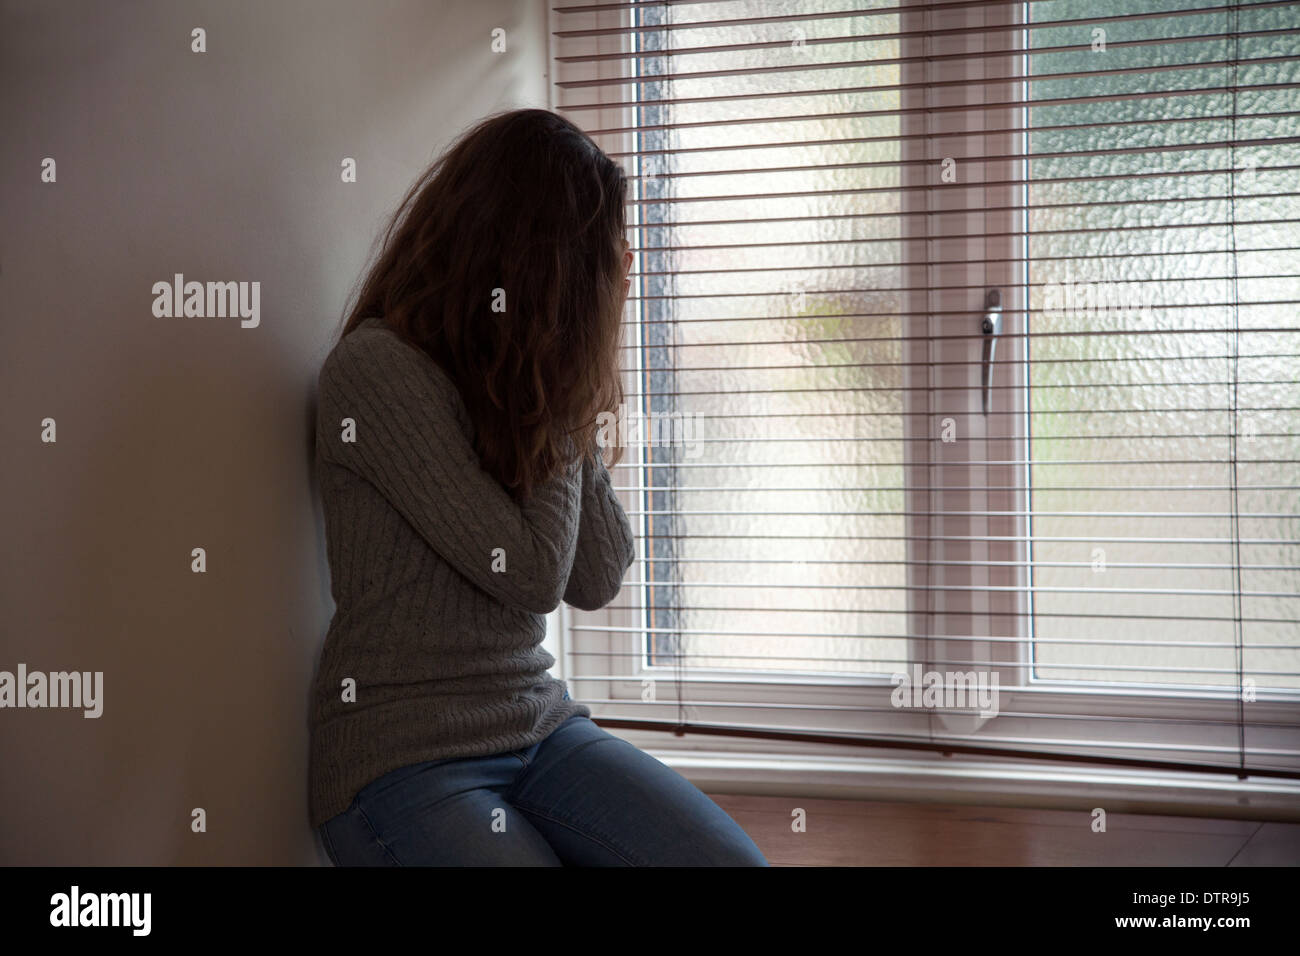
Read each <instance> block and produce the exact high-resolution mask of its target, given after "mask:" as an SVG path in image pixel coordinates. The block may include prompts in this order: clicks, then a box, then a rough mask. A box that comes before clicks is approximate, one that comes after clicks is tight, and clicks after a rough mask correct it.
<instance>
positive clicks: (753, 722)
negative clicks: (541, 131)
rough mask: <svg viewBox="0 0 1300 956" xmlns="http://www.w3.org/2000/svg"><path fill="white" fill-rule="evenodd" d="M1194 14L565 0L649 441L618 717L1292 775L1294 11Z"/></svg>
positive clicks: (612, 648)
mask: <svg viewBox="0 0 1300 956" xmlns="http://www.w3.org/2000/svg"><path fill="white" fill-rule="evenodd" d="M1196 6H1197V5H1196V4H1195V2H1194V0H1175V2H1174V3H1167V2H1165V3H1158V2H1155V0H1103V2H1092V0H1089V2H1087V3H1084V2H1082V0H1032V2H1009V3H985V2H978V3H977V2H971V3H941V4H933V3H932V4H925V3H902V4H898V3H884V2H876V3H874V4H870V5H868V4H864V3H861V2H859V3H853V2H849V0H815V2H813V0H810V2H806V3H800V4H798V5H796V6H794V7H792V6H791V5H789V4H780V3H775V2H768V0H708V2H706V0H701V2H698V3H673V4H658V3H653V4H652V3H610V4H583V5H576V4H574V5H569V6H565V5H564V4H561V5H558V6H556V7H555V8H554V11H553V14H552V28H553V29H552V33H553V42H554V49H553V64H554V68H555V76H554V90H555V104H554V105H555V108H557V109H559V110H561V111H562V112H564V113H566V115H569V116H570V117H571V118H573V119H574V120H575V121H577V122H578V123H579V124H580V125H582V126H583V127H584V128H585V129H587V130H588V131H589V132H591V133H592V135H593V137H594V138H596V139H597V141H598V142H600V143H601V145H602V146H603V147H604V148H605V149H606V151H607V152H609V153H610V154H611V155H612V156H614V157H615V158H616V159H618V160H619V161H621V162H622V163H623V165H624V167H625V169H626V170H627V171H628V173H629V175H630V176H632V177H633V182H634V184H635V195H634V197H633V204H632V205H633V209H634V210H635V217H634V225H633V235H632V236H631V237H630V238H631V240H632V245H633V247H634V249H635V250H636V251H637V266H636V267H635V269H634V272H635V276H634V278H635V284H634V289H633V294H632V296H631V298H630V301H629V308H628V313H627V315H626V322H627V326H626V333H627V334H626V339H625V348H626V353H627V359H628V361H627V363H626V365H627V369H628V380H627V386H628V394H629V408H630V412H629V415H628V419H629V421H630V422H631V426H630V427H631V428H632V429H639V431H640V433H641V435H642V436H645V435H651V436H654V437H653V438H652V439H651V440H649V441H633V443H632V445H631V447H630V449H629V455H628V458H627V459H625V465H624V466H621V467H619V468H618V469H616V470H615V472H614V474H615V480H616V484H617V485H618V486H619V488H620V491H621V493H622V494H623V495H624V501H625V506H626V507H627V510H628V513H629V517H630V519H631V520H632V522H633V524H634V527H635V528H636V529H637V530H638V533H639V537H640V540H641V549H642V550H641V553H640V560H639V561H638V562H637V564H636V565H634V568H633V573H632V574H630V575H629V578H628V579H627V581H626V583H625V586H624V590H623V593H622V594H621V595H620V597H619V599H618V600H617V601H616V602H615V604H614V605H613V606H611V607H610V608H607V609H604V610H602V611H600V612H590V613H587V612H576V611H569V612H566V614H567V617H568V621H567V635H568V646H567V648H566V651H567V663H568V667H567V669H566V673H565V676H566V677H567V678H568V679H569V680H570V681H572V682H574V684H575V687H576V692H575V696H579V697H581V698H582V699H583V700H586V701H589V702H591V703H592V705H593V710H594V711H595V712H596V715H597V717H598V718H602V719H604V720H605V721H606V722H607V723H609V724H610V725H611V726H619V724H617V723H613V721H616V720H620V719H621V720H623V721H624V722H625V723H624V724H623V726H631V724H628V723H626V722H627V721H646V722H654V721H658V722H661V724H662V726H665V727H674V726H678V727H680V726H681V725H687V728H688V729H691V730H694V729H710V728H712V729H713V730H718V731H725V732H727V733H734V734H738V735H739V734H743V733H753V734H756V735H763V734H767V735H769V736H779V734H780V733H782V732H784V733H785V734H787V735H790V734H794V735H804V739H806V740H810V741H811V740H843V741H848V740H853V741H856V742H861V743H872V744H877V745H879V744H886V745H908V746H914V747H917V748H930V749H938V750H961V749H962V748H966V749H968V750H971V751H979V750H980V749H981V748H983V749H985V750H991V751H999V752H1001V751H1007V752H1020V753H1037V754H1053V755H1064V756H1072V757H1076V758H1088V759H1093V760H1105V759H1110V760H1114V761H1126V760H1127V761H1138V762H1142V761H1146V762H1153V763H1158V764H1160V765H1162V766H1172V765H1175V764H1180V765H1185V764H1198V765H1204V766H1211V765H1214V766H1222V767H1227V766H1234V767H1238V768H1240V767H1244V766H1249V767H1250V768H1251V769H1255V770H1264V771H1269V770H1272V771H1276V772H1279V773H1286V772H1291V773H1294V772H1295V771H1296V769H1297V765H1300V755H1298V754H1297V752H1296V749H1295V739H1296V737H1295V731H1296V730H1297V729H1300V721H1298V720H1297V718H1298V717H1300V714H1298V713H1297V703H1296V701H1297V697H1296V694H1295V690H1296V688H1297V686H1300V684H1298V682H1297V677H1298V676H1300V667H1298V666H1297V665H1298V664H1300V638H1297V633H1298V632H1300V627H1298V626H1297V621H1300V614H1298V613H1297V612H1298V611H1300V574H1298V571H1300V544H1297V543H1296V542H1297V534H1296V532H1297V528H1300V510H1298V509H1300V505H1298V504H1297V501H1298V499H1297V494H1296V490H1297V489H1296V482H1295V474H1296V464H1297V463H1300V455H1298V454H1297V451H1300V448H1298V447H1297V437H1300V436H1298V435H1297V433H1296V432H1297V430H1296V425H1295V423H1296V420H1297V418H1296V414H1295V413H1296V411H1297V410H1300V401H1297V398H1300V377H1298V376H1297V374H1296V372H1295V369H1296V367H1297V365H1296V360H1297V359H1298V358H1300V323H1297V321H1296V319H1295V306H1296V303H1297V302H1300V294H1297V293H1300V270H1297V268H1296V266H1297V256H1296V252H1297V251H1298V250H1297V247H1296V244H1295V242H1294V239H1293V238H1292V237H1293V236H1295V235H1297V234H1298V233H1297V229H1296V225H1297V222H1296V221H1297V220H1298V219H1300V209H1298V208H1297V196H1298V195H1300V194H1297V192H1296V191H1295V190H1294V188H1293V186H1292V185H1291V184H1292V183H1293V182H1294V170H1295V169H1296V168H1297V166H1298V165H1300V164H1297V161H1296V156H1297V145H1296V144H1297V142H1300V136H1297V132H1298V126H1300V123H1297V117H1298V116H1300V110H1297V101H1296V90H1297V88H1300V79H1298V73H1297V69H1298V68H1297V61H1300V32H1297V30H1296V27H1297V25H1300V22H1298V20H1297V7H1298V6H1300V4H1296V3H1277V2H1265V3H1259V4H1240V5H1237V6H1227V7H1225V6H1211V5H1208V4H1207V5H1205V6H1206V9H1205V10H1200V9H1197V8H1196ZM985 322H987V323H988V328H989V329H991V330H993V331H986V330H985V326H984V323H985ZM665 423H666V424H665ZM904 674H905V675H907V680H911V679H913V678H912V675H916V676H917V677H918V678H924V677H928V675H932V674H938V675H940V676H941V677H942V678H943V682H944V683H943V686H942V688H941V689H942V690H945V691H950V690H952V684H953V679H952V678H953V676H954V674H956V675H962V674H970V675H972V676H978V677H979V679H980V680H981V681H983V682H984V683H985V685H988V684H992V686H993V687H994V688H998V689H999V690H1000V696H999V700H998V704H997V706H996V707H995V708H993V709H989V708H987V707H985V706H974V705H969V703H970V702H969V701H968V702H966V703H960V704H957V705H954V704H953V703H952V702H951V701H950V700H943V699H942V695H941V702H940V703H939V704H938V705H934V704H933V703H932V702H927V701H926V700H924V699H923V698H922V697H920V696H918V697H917V698H916V699H915V702H917V703H919V704H920V705H919V706H912V703H913V702H911V701H906V700H905V702H904V704H903V705H902V706H900V696H899V691H900V690H901V688H900V687H899V683H900V675H904ZM960 682H961V678H960V677H958V679H957V683H958V684H960ZM904 684H906V681H904ZM643 726H649V724H643ZM719 739H720V738H717V737H714V738H712V739H711V745H713V746H717V745H718V740H719ZM787 739H790V738H787ZM734 741H735V743H734V745H735V746H738V747H741V746H751V741H750V738H746V737H743V736H736V737H735V738H734ZM765 746H766V744H765Z"/></svg>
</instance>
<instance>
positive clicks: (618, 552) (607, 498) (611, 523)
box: [564, 449, 636, 611]
mask: <svg viewBox="0 0 1300 956" xmlns="http://www.w3.org/2000/svg"><path fill="white" fill-rule="evenodd" d="M635 557H636V548H635V545H634V541H633V538H632V528H631V527H630V526H629V524H628V521H627V514H626V513H625V512H624V511H623V506H622V505H621V504H619V501H618V498H617V496H615V494H614V489H613V487H612V486H611V484H610V478H609V471H608V470H607V469H606V468H605V462H604V461H603V460H602V459H601V457H600V450H599V449H597V450H596V455H595V461H594V462H587V461H586V460H584V461H583V465H582V519H581V521H580V522H579V526H578V547H577V551H576V553H575V555H574V558H573V570H572V571H570V572H569V583H568V585H567V586H566V588H565V590H564V600H565V602H566V603H568V604H572V605H573V606H574V607H576V608H580V609H582V610H584V611H594V610H596V609H597V608H601V607H604V606H605V605H606V604H608V603H609V602H610V601H612V600H614V595H616V594H618V590H619V588H620V587H621V586H622V584H623V573H624V572H625V571H627V569H628V566H629V565H631V563H632V560H633V559H634V558H635Z"/></svg>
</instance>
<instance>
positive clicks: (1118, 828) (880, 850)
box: [709, 793, 1300, 866]
mask: <svg viewBox="0 0 1300 956" xmlns="http://www.w3.org/2000/svg"><path fill="white" fill-rule="evenodd" d="M709 796H710V797H711V798H712V799H713V800H714V802H716V803H717V804H718V805H719V806H720V807H722V808H723V809H724V810H726V811H727V812H728V813H729V814H731V816H732V818H733V819H734V820H735V821H736V822H737V823H739V824H740V825H741V826H742V827H743V828H744V829H745V832H746V833H748V834H749V835H750V837H751V838H753V840H754V842H755V843H757V844H758V847H759V849H761V850H762V851H763V854H764V855H765V856H766V857H767V859H768V862H769V863H770V864H772V865H773V866H1297V865H1300V824H1293V823H1261V822H1259V821H1257V820H1219V819H1206V818H1200V817H1177V816H1145V815H1140V814H1131V813H1130V814H1121V813H1112V814H1109V815H1108V817H1107V819H1106V832H1105V833H1094V832H1093V830H1092V817H1091V815H1090V814H1089V813H1087V812H1077V811H1071V810H1023V809H1014V808H1008V807H971V806H950V805H946V804H927V803H915V804H911V803H871V802H866V801H861V800H800V801H798V802H795V801H792V800H791V799H790V798H788V797H757V796H740V795H735V794H714V793H711V794H709ZM795 807H802V808H803V809H804V810H805V811H806V821H807V830H806V832H803V833H796V832H793V831H792V829H791V823H792V821H793V819H794V817H793V816H792V813H793V810H794V809H795Z"/></svg>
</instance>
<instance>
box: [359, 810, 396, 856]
mask: <svg viewBox="0 0 1300 956" xmlns="http://www.w3.org/2000/svg"><path fill="white" fill-rule="evenodd" d="M357 813H359V814H361V819H362V820H364V821H365V824H366V829H367V830H369V831H370V835H371V836H373V837H374V838H375V842H376V843H378V844H379V848H380V849H381V850H383V851H384V856H386V857H388V859H390V860H392V861H393V865H394V866H401V865H402V861H401V860H399V859H398V858H397V857H395V856H393V852H392V850H390V849H388V844H387V843H385V842H384V841H383V839H382V838H381V837H380V836H379V831H378V830H376V829H375V825H374V824H373V823H371V822H370V817H368V816H366V811H365V810H364V809H362V806H361V804H360V802H358V803H357Z"/></svg>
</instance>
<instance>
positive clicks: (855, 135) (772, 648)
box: [640, 0, 908, 674]
mask: <svg viewBox="0 0 1300 956" xmlns="http://www.w3.org/2000/svg"><path fill="white" fill-rule="evenodd" d="M732 6H738V5H733V4H725V3H724V4H708V5H700V6H699V7H695V6H691V5H674V6H673V7H671V9H670V13H669V15H670V16H671V19H672V21H673V22H674V23H684V22H693V21H696V20H717V19H723V18H725V17H726V16H729V15H732V14H733V13H735V12H736V10H732V11H730V12H728V11H725V10H723V9H722V8H724V7H732ZM805 6H806V7H809V8H811V7H812V6H813V5H811V4H809V5H802V6H801V10H800V12H807V11H806V10H805ZM820 6H824V7H826V9H828V10H840V9H846V10H852V9H856V7H855V6H854V5H852V4H847V5H846V4H839V5H838V6H837V5H835V4H829V3H826V2H825V0H823V2H822V4H820ZM819 8H820V7H819ZM745 9H746V10H747V11H748V12H747V14H746V15H747V16H751V17H752V16H753V15H754V14H753V9H752V7H747V8H745ZM705 14H707V15H705ZM801 25H802V26H804V27H806V34H807V36H808V37H809V38H811V37H814V36H834V35H840V36H844V35H861V36H870V35H872V34H877V33H894V32H897V30H898V17H897V15H896V14H890V15H882V16H872V17H852V18H836V19H833V20H826V21H817V20H811V21H806V22H805V21H801ZM772 41H780V42H782V43H783V46H782V47H778V48H772V47H767V48H760V49H756V50H746V51H731V52H712V53H706V54H695V55H693V54H689V53H686V54H683V53H680V52H674V53H673V59H672V66H673V69H674V70H676V71H683V72H691V71H693V70H708V71H710V72H713V73H718V72H725V71H727V70H743V69H748V68H753V67H768V66H772V65H774V63H778V64H779V63H780V62H785V61H789V63H790V64H798V63H801V62H802V63H807V64H809V65H812V64H816V63H820V62H828V63H829V62H842V61H853V60H857V61H859V65H858V66H856V67H853V68H849V69H835V70H810V71H807V72H800V71H797V70H793V71H792V70H786V71H781V72H774V73H769V74H765V75H732V76H726V75H721V76H719V75H714V76H709V77H706V78H699V79H691V78H686V79H674V80H672V81H670V82H664V83H662V84H655V83H647V84H646V86H645V87H644V90H643V94H642V95H643V97H644V98H645V100H646V101H647V102H653V101H655V100H659V99H663V100H692V99H695V100H699V99H701V98H706V99H708V100H709V101H708V102H685V103H680V102H679V103H674V104H673V105H669V106H665V107H661V108H659V109H660V112H659V113H658V114H656V115H657V118H658V119H657V121H658V122H662V124H664V125H666V126H668V127H670V128H669V129H668V130H667V131H664V132H662V133H659V134H655V133H653V132H650V133H648V135H647V138H646V139H645V140H644V141H643V143H642V148H643V149H647V150H657V149H663V150H664V151H665V154H664V155H665V157H666V158H665V159H662V160H657V161H656V162H658V163H659V165H658V167H657V168H655V167H654V165H653V163H651V165H650V167H649V170H648V171H652V172H667V173H671V174H673V175H672V176H671V177H670V178H669V180H668V182H667V185H660V184H654V183H652V184H651V186H650V187H649V188H650V190H651V191H650V195H651V196H655V195H671V196H672V197H674V198H675V199H677V200H679V201H678V202H674V203H672V204H670V205H665V206H655V207H650V209H649V210H648V212H649V214H650V215H651V216H653V215H655V214H657V213H660V214H662V215H663V216H664V220H663V224H662V226H661V227H655V228H650V229H647V230H645V231H644V232H643V235H644V237H645V238H644V243H645V245H646V247H648V248H653V247H660V248H661V249H663V250H664V251H662V252H659V253H654V252H647V253H646V255H645V262H646V269H647V270H648V271H650V272H655V273H658V278H657V279H654V280H652V281H651V286H650V289H649V295H648V297H647V299H646V300H645V302H646V305H645V307H644V310H645V311H644V315H643V325H642V327H641V333H640V334H641V335H642V336H643V341H642V344H641V346H640V354H641V355H642V360H643V361H644V362H645V363H646V364H647V366H648V371H647V380H648V381H649V382H650V383H651V384H650V392H651V394H650V396H649V402H650V404H651V405H652V407H657V408H661V409H663V410H667V411H671V412H675V413H679V414H684V415H687V416H691V417H692V418H693V419H694V420H695V421H696V422H697V423H698V425H699V428H698V432H697V434H698V437H699V441H698V444H697V447H696V448H693V449H686V448H667V449H658V450H657V451H656V452H655V458H654V461H653V463H652V467H650V468H648V469H645V470H644V472H643V474H644V475H645V476H646V478H647V480H648V481H650V482H651V483H652V484H653V485H654V488H655V490H654V491H652V493H651V494H650V495H649V496H648V498H647V501H648V503H649V510H650V512H651V515H650V516H649V517H650V518H651V519H652V520H651V522H650V533H649V535H648V537H647V542H646V547H647V551H648V553H649V557H650V558H651V559H652V560H651V561H650V562H648V568H649V571H650V573H651V574H652V575H653V576H654V577H653V580H652V583H651V586H649V587H647V588H646V600H647V604H649V605H650V607H649V611H648V617H647V624H648V626H649V627H650V628H651V631H652V632H651V633H650V635H649V639H648V644H647V654H648V657H649V660H650V661H651V662H652V663H661V664H672V663H674V662H675V658H674V655H681V656H682V657H684V658H685V661H684V663H685V664H686V665H687V666H689V667H691V668H692V669H699V668H721V669H727V670H739V669H756V670H760V671H769V672H771V671H777V670H780V671H793V672H808V673H814V674H816V673H840V674H847V673H864V674H870V673H892V672H894V671H896V670H899V669H900V668H901V666H902V665H903V664H904V663H905V661H904V658H905V656H906V653H907V643H906V638H905V635H906V633H907V627H906V610H907V584H908V579H907V566H906V564H905V563H904V561H905V559H906V541H905V540H904V535H905V534H906V531H905V528H904V518H903V516H902V514H901V512H902V510H903V489H902V486H903V472H902V462H903V460H904V457H905V456H904V452H903V442H902V440H901V439H902V431H903V418H902V411H903V392H902V390H901V386H902V375H901V370H900V368H899V363H900V362H901V361H902V348H901V343H900V341H899V337H900V335H901V332H902V323H901V319H900V316H899V311H900V302H899V295H900V293H899V292H898V291H897V288H898V287H899V286H901V285H903V284H904V283H903V282H902V281H901V274H900V267H899V266H898V262H899V260H900V259H901V257H902V250H901V241H900V237H901V220H900V219H899V217H898V216H897V215H894V214H896V213H897V212H898V211H899V204H900V201H901V200H900V195H899V193H898V192H897V191H896V189H895V188H894V187H897V186H898V185H899V172H898V167H897V166H896V165H880V166H873V165H869V164H874V163H884V164H895V163H897V161H898V160H899V158H900V145H899V141H898V140H897V138H896V137H897V136H898V133H899V117H898V116H897V115H891V116H875V117H850V118H843V117H835V118H831V117H830V116H829V115H828V114H835V113H846V112H861V111H864V110H870V109H882V110H891V109H896V108H897V107H898V105H899V102H898V93H897V91H876V92H873V93H870V94H868V93H863V92H855V91H854V88H857V87H864V86H879V85H889V84H895V83H897V82H898V79H899V68H898V66H897V64H890V65H876V64H874V63H873V61H874V60H878V59H882V58H892V57H896V56H897V55H898V43H897V41H896V40H879V41H878V40H859V41H851V42H840V43H832V44H811V45H809V46H808V47H807V48H806V50H805V51H798V50H792V49H790V48H789V41H790V23H788V22H774V23H770V24H754V25H751V26H748V27H745V28H726V27H707V26H706V27H696V28H691V29H688V30H675V31H673V45H674V48H675V50H676V48H682V49H686V48H690V47H697V46H718V45H732V44H737V43H748V42H772ZM778 58H779V59H778ZM646 69H647V70H648V71H650V72H653V71H654V69H655V65H654V64H653V63H649V64H647V66H646ZM808 91H825V92H816V93H809V92H808ZM772 92H782V93H784V92H794V93H796V94H797V95H793V96H785V95H782V96H776V97H771V96H769V97H762V98H752V99H744V98H741V99H719V98H723V97H732V96H740V97H747V96H750V95H751V94H761V93H772ZM794 115H810V116H813V117H814V119H811V120H790V121H787V122H776V123H767V122H765V123H761V124H738V125H733V124H725V125H720V124H718V123H717V121H719V120H735V119H744V118H753V117H768V116H794ZM710 122H712V123H713V124H714V125H708V126H695V127H692V126H689V125H688V126H680V127H679V126H676V125H675V124H692V123H696V124H698V123H710ZM859 139H868V140H870V141H867V142H852V143H845V142H843V141H844V140H859ZM816 140H835V141H839V142H833V143H829V144H813V143H811V142H808V144H807V145H794V146H782V147H781V148H779V149H773V148H767V149H739V148H737V147H742V146H749V145H751V144H764V143H805V142H807V141H816ZM692 150H694V152H693V151H692ZM646 162H648V163H650V162H651V161H648V160H647V161H646ZM854 164H857V165H854ZM863 164H868V165H863ZM642 171H643V172H644V171H647V170H646V169H643V170H642ZM656 188H661V189H662V190H664V192H662V193H657V192H655V191H654V190H655V189H656ZM867 189H879V190H882V191H879V192H862V191H860V190H867ZM855 190H857V191H855ZM729 197H734V198H729ZM855 213H869V214H871V215H870V216H869V217H863V216H856V217H855V216H854V214H855ZM864 289H865V290H873V289H875V290H880V291H864ZM873 339H874V340H883V341H869V340H873ZM656 402H657V403H658V404H657V405H656V404H655V403H656ZM654 465H663V467H654Z"/></svg>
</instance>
